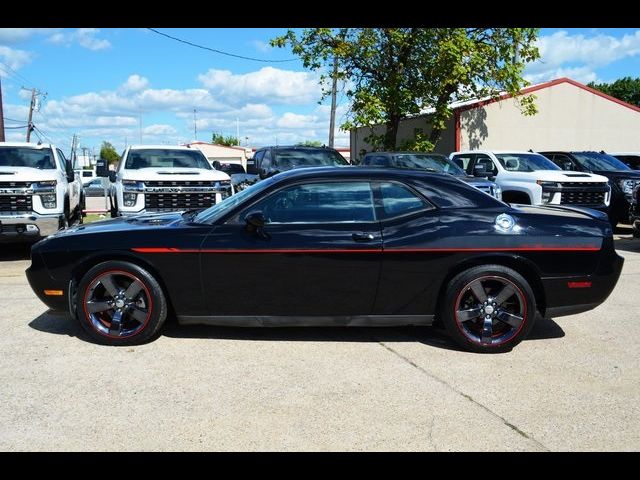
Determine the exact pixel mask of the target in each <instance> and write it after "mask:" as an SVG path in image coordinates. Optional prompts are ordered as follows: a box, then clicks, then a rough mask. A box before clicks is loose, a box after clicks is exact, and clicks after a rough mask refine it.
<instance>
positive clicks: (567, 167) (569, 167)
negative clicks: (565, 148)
mask: <svg viewBox="0 0 640 480" xmlns="http://www.w3.org/2000/svg"><path fill="white" fill-rule="evenodd" d="M562 169H563V170H573V164H572V163H571V162H564V163H563V164H562Z"/></svg>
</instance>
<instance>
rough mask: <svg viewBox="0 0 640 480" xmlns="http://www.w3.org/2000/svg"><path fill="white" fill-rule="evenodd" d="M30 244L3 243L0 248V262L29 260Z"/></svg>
mask: <svg viewBox="0 0 640 480" xmlns="http://www.w3.org/2000/svg"><path fill="white" fill-rule="evenodd" d="M30 256H31V244H30V243H5V244H2V245H1V246H0V261H11V260H29V258H30Z"/></svg>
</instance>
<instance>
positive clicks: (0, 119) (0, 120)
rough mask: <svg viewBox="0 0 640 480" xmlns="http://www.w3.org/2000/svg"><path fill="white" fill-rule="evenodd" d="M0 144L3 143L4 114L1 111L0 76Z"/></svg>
mask: <svg viewBox="0 0 640 480" xmlns="http://www.w3.org/2000/svg"><path fill="white" fill-rule="evenodd" d="M0 142H4V113H3V111H2V77H1V76H0Z"/></svg>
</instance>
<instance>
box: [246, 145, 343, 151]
mask: <svg viewBox="0 0 640 480" xmlns="http://www.w3.org/2000/svg"><path fill="white" fill-rule="evenodd" d="M267 148H272V149H276V150H279V149H281V148H286V149H287V150H289V149H294V150H335V148H332V147H327V146H321V147H312V146H310V145H271V146H266V147H260V148H258V150H265V149H267ZM336 151H337V150H336Z"/></svg>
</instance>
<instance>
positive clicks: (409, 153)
mask: <svg viewBox="0 0 640 480" xmlns="http://www.w3.org/2000/svg"><path fill="white" fill-rule="evenodd" d="M367 155H437V156H439V157H446V155H444V154H443V153H436V152H410V151H404V150H399V151H397V152H394V151H384V152H369V153H367V154H365V157H366V156H367Z"/></svg>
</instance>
